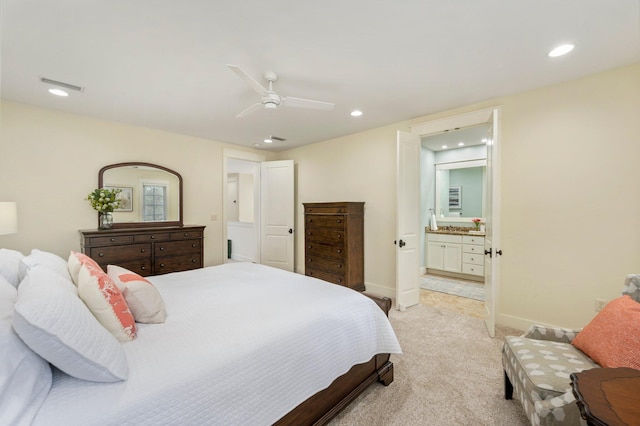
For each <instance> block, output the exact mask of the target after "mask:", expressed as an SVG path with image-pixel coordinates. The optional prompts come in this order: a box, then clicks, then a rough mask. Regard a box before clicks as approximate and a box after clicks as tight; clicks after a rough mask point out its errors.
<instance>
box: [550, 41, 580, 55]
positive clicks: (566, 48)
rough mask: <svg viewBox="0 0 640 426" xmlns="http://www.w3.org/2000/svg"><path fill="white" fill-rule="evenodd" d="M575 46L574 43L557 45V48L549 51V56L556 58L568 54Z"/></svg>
mask: <svg viewBox="0 0 640 426" xmlns="http://www.w3.org/2000/svg"><path fill="white" fill-rule="evenodd" d="M574 47H575V46H574V45H573V44H563V45H560V46H558V47H556V48H555V49H553V50H552V51H551V52H549V56H550V57H551V58H555V57H557V56H562V55H566V54H567V53H569V52H571V51H572V50H573V48H574Z"/></svg>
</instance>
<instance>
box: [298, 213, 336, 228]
mask: <svg viewBox="0 0 640 426" xmlns="http://www.w3.org/2000/svg"><path fill="white" fill-rule="evenodd" d="M344 222H345V219H344V216H340V215H335V216H320V215H307V217H306V218H305V220H304V227H305V229H312V228H336V229H344Z"/></svg>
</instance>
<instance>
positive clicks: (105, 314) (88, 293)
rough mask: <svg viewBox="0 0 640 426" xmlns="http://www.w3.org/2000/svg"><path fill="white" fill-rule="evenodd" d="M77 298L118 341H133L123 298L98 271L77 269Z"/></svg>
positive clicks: (133, 326) (131, 321) (132, 326)
mask: <svg viewBox="0 0 640 426" xmlns="http://www.w3.org/2000/svg"><path fill="white" fill-rule="evenodd" d="M78 296H80V298H81V299H82V301H83V302H84V303H85V304H86V305H87V307H88V308H89V310H90V311H91V313H92V314H93V315H94V316H95V317H96V318H97V319H98V321H100V323H101V324H102V325H103V326H104V328H106V329H107V330H109V331H110V332H111V334H113V335H114V336H115V337H116V339H118V340H119V341H121V342H127V341H129V340H133V339H135V338H136V323H135V320H134V319H133V315H132V314H131V311H130V310H129V307H128V306H127V302H126V301H125V299H124V296H123V295H122V293H121V292H120V290H119V289H118V286H116V284H115V283H114V282H113V280H112V279H111V278H109V276H108V275H107V274H106V273H105V272H104V271H103V270H102V269H99V268H95V267H94V266H91V265H82V266H80V271H79V272H78Z"/></svg>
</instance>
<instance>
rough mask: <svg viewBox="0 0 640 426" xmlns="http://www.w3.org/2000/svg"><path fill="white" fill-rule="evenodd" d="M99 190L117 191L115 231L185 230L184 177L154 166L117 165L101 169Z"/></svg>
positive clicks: (114, 219)
mask: <svg viewBox="0 0 640 426" xmlns="http://www.w3.org/2000/svg"><path fill="white" fill-rule="evenodd" d="M98 187H99V188H112V189H113V188H118V189H121V190H122V192H120V194H119V198H120V199H121V205H120V208H118V209H117V210H114V212H113V228H137V227H150V226H182V225H183V221H182V176H180V174H179V173H177V172H175V171H173V170H171V169H168V168H166V167H163V166H159V165H157V164H151V163H139V162H131V163H118V164H110V165H108V166H105V167H103V168H102V169H100V172H99V174H98Z"/></svg>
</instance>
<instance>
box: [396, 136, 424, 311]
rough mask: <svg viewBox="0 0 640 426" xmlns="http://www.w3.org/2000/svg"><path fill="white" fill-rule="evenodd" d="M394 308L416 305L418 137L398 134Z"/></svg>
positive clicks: (417, 301) (417, 296)
mask: <svg viewBox="0 0 640 426" xmlns="http://www.w3.org/2000/svg"><path fill="white" fill-rule="evenodd" d="M396 167H397V170H396V176H397V178H396V185H397V197H398V198H397V200H396V209H397V211H396V217H397V224H396V226H397V231H396V236H397V238H398V239H397V240H396V244H397V245H396V307H397V309H399V310H401V311H404V310H405V309H406V308H408V307H409V306H413V305H417V304H418V303H419V302H420V287H419V285H418V284H419V283H418V280H419V276H418V274H419V271H420V261H419V255H420V249H419V247H418V244H419V242H420V219H419V212H420V136H417V135H413V134H411V133H407V132H402V131H398V141H397V153H396Z"/></svg>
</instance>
